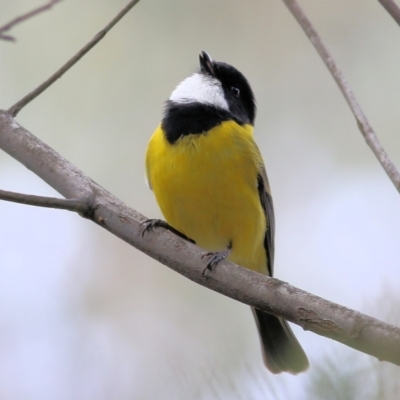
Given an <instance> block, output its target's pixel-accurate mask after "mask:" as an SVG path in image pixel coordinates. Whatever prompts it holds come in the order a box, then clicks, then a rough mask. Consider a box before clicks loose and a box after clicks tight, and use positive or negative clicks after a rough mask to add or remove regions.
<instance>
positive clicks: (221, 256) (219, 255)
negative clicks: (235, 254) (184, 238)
mask: <svg viewBox="0 0 400 400" xmlns="http://www.w3.org/2000/svg"><path fill="white" fill-rule="evenodd" d="M229 252H230V250H224V251H218V252H215V253H206V254H203V255H202V256H201V259H203V258H205V257H211V258H210V261H208V263H207V265H206V266H205V268H204V269H203V272H202V275H203V276H205V274H206V271H207V270H209V271H211V272H212V269H213V268H214V267H215V266H216V265H217V264H218V263H220V262H221V261H223V260H225V258H227V257H228V256H229Z"/></svg>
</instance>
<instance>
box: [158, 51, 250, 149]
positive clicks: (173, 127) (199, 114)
mask: <svg viewBox="0 0 400 400" xmlns="http://www.w3.org/2000/svg"><path fill="white" fill-rule="evenodd" d="M255 116H256V103H255V99H254V95H253V91H252V90H251V87H250V85H249V82H248V81H247V79H246V78H245V77H244V75H243V74H242V73H241V72H239V71H238V70H237V69H236V68H234V67H232V66H231V65H228V64H225V63H223V62H216V61H213V60H212V59H211V57H210V56H209V55H208V54H207V53H206V52H204V51H202V52H201V53H200V71H198V72H195V73H194V74H193V75H191V76H189V77H188V78H186V79H185V80H184V81H182V82H181V83H180V84H179V85H178V86H177V87H176V89H175V90H174V91H173V92H172V94H171V96H170V98H169V99H168V101H167V104H166V107H165V113H164V117H163V119H162V122H161V124H162V127H163V129H164V132H165V135H166V138H167V140H168V141H169V142H170V143H171V144H173V143H176V141H177V140H179V139H180V138H181V137H183V136H186V135H192V134H205V133H207V132H208V131H209V130H210V129H212V128H214V127H215V126H217V125H220V124H221V123H223V122H224V121H229V120H234V121H236V122H237V123H238V124H240V125H245V124H251V125H254V120H255Z"/></svg>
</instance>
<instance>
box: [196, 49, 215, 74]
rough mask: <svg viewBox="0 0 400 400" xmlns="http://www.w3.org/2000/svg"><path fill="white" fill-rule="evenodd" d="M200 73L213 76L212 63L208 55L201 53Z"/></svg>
mask: <svg viewBox="0 0 400 400" xmlns="http://www.w3.org/2000/svg"><path fill="white" fill-rule="evenodd" d="M199 59H200V69H201V72H204V73H206V74H209V75H211V76H215V71H214V61H213V60H212V58H211V57H210V55H209V54H208V53H206V52H205V51H202V52H201V53H200V55H199Z"/></svg>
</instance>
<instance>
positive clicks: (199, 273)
mask: <svg viewBox="0 0 400 400" xmlns="http://www.w3.org/2000/svg"><path fill="white" fill-rule="evenodd" d="M0 148H1V149H3V150H4V151H6V152H7V153H8V154H10V155H11V156H12V157H14V158H15V159H16V160H18V161H20V162H21V163H22V164H24V165H26V166H27V167H28V168H29V169H31V170H32V171H33V172H34V173H35V174H36V175H38V176H39V177H41V178H42V179H43V180H44V181H46V182H47V183H48V184H49V185H50V186H52V187H53V188H54V189H56V190H57V191H58V192H59V193H61V194H62V195H64V196H66V197H74V198H82V197H84V198H87V197H88V196H89V195H93V197H92V202H93V203H92V204H93V206H92V210H93V212H92V213H91V214H90V215H89V216H87V217H88V218H90V219H91V220H93V221H94V222H95V223H97V224H98V225H100V226H101V227H103V228H104V229H107V230H108V231H109V232H111V233H113V234H114V235H116V236H118V237H119V238H121V239H122V240H124V241H125V242H127V243H129V244H130V245H132V246H134V247H136V248H137V249H139V250H140V251H143V252H144V253H146V254H147V255H149V256H150V257H152V258H154V259H156V260H158V261H160V262H161V263H163V264H165V265H166V266H168V267H169V268H171V269H173V270H174V271H176V272H178V273H180V274H181V275H183V276H185V277H187V278H188V279H191V280H192V281H194V282H197V283H199V284H200V285H203V286H205V287H208V288H210V289H212V290H214V291H216V292H219V293H221V294H224V295H225V296H228V297H231V298H233V299H236V300H238V301H241V302H242V303H245V304H248V305H251V306H254V307H257V308H259V309H261V310H264V311H266V312H269V313H270V314H274V315H277V316H280V317H283V318H285V319H287V320H288V321H291V322H293V323H295V324H298V325H300V326H302V327H303V328H304V329H306V330H310V331H312V332H314V333H317V334H319V335H322V336H326V337H329V338H332V339H334V340H336V341H339V342H341V343H343V344H346V345H347V346H350V347H352V348H354V349H357V350H360V351H362V352H364V353H367V354H371V355H373V356H375V357H377V358H379V359H380V360H386V361H389V362H392V363H394V364H397V365H400V329H399V328H397V327H395V326H393V325H389V324H386V323H384V322H381V321H378V320H377V319H375V318H371V317H368V316H366V315H364V314H361V313H359V312H356V311H353V310H350V309H348V308H345V307H342V306H340V305H338V304H335V303H331V302H329V301H326V300H324V299H322V298H320V297H317V296H314V295H312V294H310V293H307V292H305V291H303V290H300V289H297V288H295V287H293V286H291V285H289V284H288V283H285V282H282V281H280V280H278V279H274V278H269V277H268V276H265V275H262V274H259V273H257V272H254V271H250V270H248V269H246V268H241V267H239V266H237V265H235V264H233V263H230V262H225V261H224V262H221V263H220V264H218V267H217V268H215V270H214V271H213V272H212V273H207V274H206V276H203V270H204V265H202V262H201V256H202V254H203V250H202V249H200V248H199V247H197V246H195V245H194V244H192V243H189V242H187V241H185V240H183V239H181V238H179V237H177V236H176V235H174V234H173V233H171V232H168V231H166V230H164V229H157V230H156V231H155V232H153V233H148V234H146V235H145V237H144V238H143V237H142V234H141V233H142V229H143V228H142V226H141V222H143V221H144V220H145V219H146V218H145V217H144V216H143V215H141V214H139V213H138V212H136V211H135V210H133V209H131V208H129V207H127V206H126V205H125V204H124V203H123V202H122V201H121V200H119V199H117V198H116V197H115V196H113V195H112V194H111V193H109V192H107V191H106V190H105V189H104V188H102V187H101V186H100V185H98V184H97V183H95V182H93V181H92V180H91V179H90V178H89V177H87V176H86V175H84V174H83V173H82V172H81V171H80V170H78V169H77V168H76V167H75V166H74V165H72V164H71V163H69V162H68V161H67V160H65V159H64V158H63V157H61V156H60V155H59V154H58V153H56V152H55V151H54V150H53V149H51V148H50V147H49V146H47V145H46V144H45V143H43V142H41V141H40V140H39V139H38V138H36V137H35V136H34V135H32V134H31V133H30V132H28V131H27V130H26V129H24V128H23V127H21V126H20V125H19V124H17V123H16V122H15V121H14V119H13V118H12V116H11V115H10V114H9V113H7V112H4V111H0Z"/></svg>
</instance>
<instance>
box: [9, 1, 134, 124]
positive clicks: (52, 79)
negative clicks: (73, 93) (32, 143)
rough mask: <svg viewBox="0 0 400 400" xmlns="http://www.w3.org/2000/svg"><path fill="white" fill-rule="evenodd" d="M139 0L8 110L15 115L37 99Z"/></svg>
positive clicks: (122, 11) (129, 5)
mask: <svg viewBox="0 0 400 400" xmlns="http://www.w3.org/2000/svg"><path fill="white" fill-rule="evenodd" d="M138 2H139V0H132V1H130V2H129V3H128V5H126V6H125V7H124V8H123V9H122V10H121V11H120V12H119V13H118V14H117V16H116V17H115V18H114V19H113V20H112V21H111V22H110V23H109V24H108V25H106V26H105V27H104V29H102V30H101V31H100V32H99V33H98V34H97V35H96V36H95V37H94V38H93V39H92V40H91V41H90V42H89V43H87V44H86V45H85V46H84V47H83V48H82V49H81V50H79V51H78V52H77V53H76V54H75V55H74V56H73V57H72V58H71V59H70V60H69V61H67V62H66V63H65V64H64V65H63V66H62V67H61V68H60V69H59V70H58V71H57V72H56V73H55V74H53V75H52V76H51V77H50V78H49V79H47V80H46V81H44V82H43V83H42V84H41V85H39V86H38V87H37V88H36V89H35V90H33V91H32V92H30V93H28V94H27V95H26V96H25V97H24V98H22V99H21V100H19V101H18V102H17V103H15V104H14V105H13V106H12V107H10V108H9V110H8V112H9V113H11V115H12V116H13V117H15V116H16V115H17V114H18V113H19V112H20V111H21V109H22V108H23V107H25V106H26V105H27V104H28V103H30V102H31V101H32V100H33V99H35V98H36V97H37V96H39V94H41V93H42V92H44V91H45V90H46V89H47V88H48V87H49V86H50V85H52V84H53V83H54V82H55V81H56V80H57V79H59V78H61V76H63V75H64V74H65V72H67V71H68V70H69V69H70V68H71V67H72V66H73V65H75V64H76V63H77V62H78V61H79V60H80V59H81V58H82V57H83V56H84V55H85V54H86V53H87V52H88V51H89V50H90V49H92V48H93V47H94V46H95V45H96V44H97V43H98V42H100V40H101V39H103V38H104V36H105V35H106V34H107V33H108V32H109V31H110V30H111V28H112V27H113V26H114V25H115V24H116V23H117V22H118V21H119V20H120V19H121V18H122V17H123V16H124V15H125V14H127V13H128V11H129V10H130V9H131V8H132V7H133V6H135V5H136V4H137V3H138Z"/></svg>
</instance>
